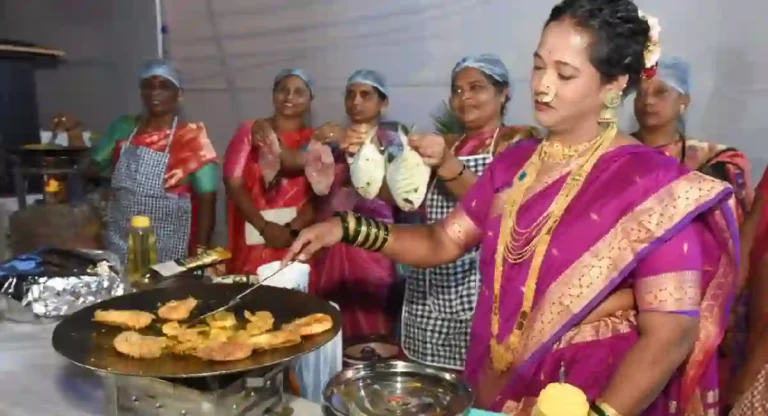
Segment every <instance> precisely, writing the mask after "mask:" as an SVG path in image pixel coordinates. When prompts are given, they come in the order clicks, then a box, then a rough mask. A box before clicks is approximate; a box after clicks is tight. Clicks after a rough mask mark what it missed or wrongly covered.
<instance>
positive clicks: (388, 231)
mask: <svg viewBox="0 0 768 416" xmlns="http://www.w3.org/2000/svg"><path fill="white" fill-rule="evenodd" d="M382 225H383V230H382V235H381V242H380V243H379V245H377V246H376V247H374V249H373V251H376V252H379V251H381V250H383V249H384V247H386V246H387V243H389V238H390V237H391V236H392V224H389V223H384V224H382Z"/></svg>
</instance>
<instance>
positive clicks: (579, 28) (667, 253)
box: [286, 0, 738, 416]
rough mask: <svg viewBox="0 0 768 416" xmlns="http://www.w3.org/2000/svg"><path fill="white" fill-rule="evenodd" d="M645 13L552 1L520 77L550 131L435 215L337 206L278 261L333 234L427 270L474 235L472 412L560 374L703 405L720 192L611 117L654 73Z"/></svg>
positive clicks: (608, 393) (723, 238) (614, 393)
mask: <svg viewBox="0 0 768 416" xmlns="http://www.w3.org/2000/svg"><path fill="white" fill-rule="evenodd" d="M655 24H656V20H655V19H653V18H650V17H647V16H645V15H641V14H639V11H638V9H637V7H636V6H635V5H634V4H633V3H632V2H631V1H630V0H564V1H563V2H562V3H560V4H558V5H557V6H555V7H554V8H553V9H552V12H551V14H550V17H549V19H548V20H547V23H546V24H545V26H544V30H543V32H542V36H541V40H540V42H539V45H538V48H537V49H536V52H535V53H534V65H533V70H532V73H531V91H532V99H533V101H534V104H535V117H536V120H537V122H538V123H539V124H541V125H542V126H543V127H545V128H547V129H548V131H549V137H548V138H547V139H545V140H543V141H539V140H526V141H522V142H519V143H517V144H515V145H513V146H510V147H509V148H508V149H506V150H505V151H504V152H503V153H501V154H500V155H499V156H497V157H496V158H495V159H494V161H493V162H492V163H491V164H490V165H489V167H488V168H487V169H486V170H485V172H484V173H483V175H482V176H481V177H480V178H479V179H478V180H477V182H476V183H475V184H474V185H473V187H472V188H471V189H470V190H469V191H468V192H467V193H466V194H465V195H464V197H463V198H462V200H461V202H460V204H459V206H458V207H457V208H456V209H455V210H454V211H452V212H451V213H450V214H449V215H448V216H447V217H446V218H445V219H443V220H441V221H438V222H437V223H434V224H431V225H423V226H397V225H387V224H383V223H378V222H376V221H371V220H370V219H365V218H362V217H360V216H359V215H354V214H351V213H338V214H337V215H336V218H334V219H332V220H330V221H326V222H324V223H321V224H317V225H315V226H312V227H310V228H307V229H305V230H304V231H302V233H301V235H300V236H299V237H298V238H297V240H296V241H295V243H294V244H293V246H292V247H291V249H290V251H291V253H290V254H289V255H288V257H287V258H286V259H289V258H294V257H296V258H299V259H303V258H307V256H309V255H311V254H312V253H314V252H315V251H317V250H318V249H320V248H321V247H328V246H330V245H333V244H335V243H338V242H340V241H341V242H343V243H346V244H353V245H356V246H358V247H364V248H367V249H370V250H375V251H381V252H382V253H384V254H385V255H387V256H389V257H391V258H393V259H394V260H395V261H398V262H401V263H405V264H411V265H414V266H417V267H432V266H434V265H437V264H444V263H447V262H450V261H454V260H455V259H456V258H458V257H460V256H461V255H462V254H463V253H464V252H465V251H467V250H470V249H471V248H473V247H475V246H476V245H478V244H479V245H480V260H479V268H480V275H481V287H480V293H479V296H478V300H477V305H476V309H475V315H474V317H473V323H472V330H471V334H470V342H469V349H468V353H467V359H466V366H465V373H464V376H465V378H466V379H467V381H468V382H469V383H470V384H471V386H472V387H473V391H474V392H475V394H476V402H475V406H476V407H479V408H482V409H486V410H492V411H503V412H505V413H507V414H511V415H528V414H531V411H532V409H533V407H534V406H535V403H536V399H537V397H538V395H539V394H540V393H541V391H542V390H543V389H544V387H545V386H546V385H547V384H549V383H553V382H558V381H561V380H562V378H564V381H566V382H568V383H570V384H572V385H574V386H576V387H578V388H579V389H581V390H582V391H584V393H585V394H586V395H587V398H588V399H589V401H590V403H591V410H590V414H595V415H611V416H615V415H624V416H634V415H652V416H662V415H680V416H688V415H702V416H703V415H716V414H717V413H718V411H719V407H720V402H719V392H718V379H717V365H716V354H715V352H716V348H717V345H718V344H719V343H720V341H721V339H722V336H723V331H724V329H725V326H726V323H727V317H728V312H729V308H730V302H731V298H732V296H733V293H734V291H735V288H736V277H737V265H738V238H737V228H736V222H735V217H734V211H733V209H734V205H733V197H732V195H733V192H732V189H731V188H730V187H729V185H728V184H727V183H724V182H722V181H719V180H716V179H712V178H709V177H707V176H705V175H703V174H701V173H697V172H691V171H690V170H688V169H687V168H686V167H684V166H681V165H680V164H679V163H677V161H675V160H674V159H672V158H669V157H667V156H665V155H664V154H662V153H661V152H658V151H656V150H654V149H651V148H649V147H647V146H643V145H642V144H641V143H640V142H638V141H636V140H635V139H633V138H631V137H630V136H627V135H625V134H622V133H619V132H618V130H617V126H616V116H615V111H614V110H615V108H616V107H617V106H618V105H619V104H620V102H621V98H622V94H625V93H627V92H628V91H630V90H632V89H633V88H636V87H637V85H638V84H639V82H640V78H641V76H642V75H645V76H652V71H648V69H653V67H654V64H655V61H656V59H658V48H659V45H658V39H657V38H656V35H657V34H658V28H657V27H656V26H655ZM431 140H437V139H436V138H435V137H434V136H426V137H425V136H420V137H413V138H411V143H412V145H413V146H414V147H416V148H418V147H419V146H420V145H421V143H424V142H427V141H431ZM425 160H426V158H425ZM549 416H552V415H549Z"/></svg>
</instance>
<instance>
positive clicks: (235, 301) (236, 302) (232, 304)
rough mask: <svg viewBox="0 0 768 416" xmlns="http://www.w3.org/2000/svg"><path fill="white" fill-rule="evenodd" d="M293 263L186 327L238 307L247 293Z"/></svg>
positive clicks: (293, 261)
mask: <svg viewBox="0 0 768 416" xmlns="http://www.w3.org/2000/svg"><path fill="white" fill-rule="evenodd" d="M293 263H296V260H291V261H289V262H288V263H285V264H284V265H283V266H282V267H280V268H279V269H277V271H276V272H274V273H272V274H270V275H269V276H267V277H265V278H263V279H260V280H259V283H256V284H255V285H253V286H252V287H249V288H248V289H247V290H245V291H243V293H241V294H239V295H237V297H235V298H234V299H232V300H231V301H229V303H227V304H226V305H224V306H222V307H220V308H218V309H215V310H213V311H211V312H208V313H206V314H205V315H202V316H198V317H197V318H195V319H193V320H191V321H189V322H188V323H187V324H186V325H187V326H192V325H194V324H196V323H198V322H200V321H202V320H204V319H205V318H207V317H209V316H211V315H214V314H217V313H219V312H224V311H226V310H228V309H232V308H233V307H235V306H237V305H239V304H240V303H241V302H242V301H243V299H244V298H245V297H246V296H248V294H249V293H251V292H253V291H254V290H256V289H257V288H258V287H259V286H261V285H263V284H264V282H266V281H267V280H269V279H271V278H273V277H274V276H276V275H278V274H280V273H281V272H282V271H283V270H285V269H287V268H288V267H289V266H291V265H292V264H293Z"/></svg>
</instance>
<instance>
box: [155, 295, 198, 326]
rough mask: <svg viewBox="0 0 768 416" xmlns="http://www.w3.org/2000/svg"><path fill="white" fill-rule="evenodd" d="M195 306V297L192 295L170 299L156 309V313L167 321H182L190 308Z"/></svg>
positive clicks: (187, 316)
mask: <svg viewBox="0 0 768 416" xmlns="http://www.w3.org/2000/svg"><path fill="white" fill-rule="evenodd" d="M195 306H197V299H195V298H193V297H192V296H190V297H188V298H186V299H182V300H172V301H170V302H168V303H166V304H165V305H163V306H161V307H160V309H158V310H157V315H158V316H159V317H161V318H163V319H166V320H168V321H183V320H185V319H187V318H189V314H190V312H192V309H195Z"/></svg>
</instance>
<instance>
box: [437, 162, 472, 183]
mask: <svg viewBox="0 0 768 416" xmlns="http://www.w3.org/2000/svg"><path fill="white" fill-rule="evenodd" d="M465 170H467V165H464V164H462V165H461V170H460V171H459V173H457V174H456V176H454V177H452V178H450V179H443V182H453V181H455V180H456V179H459V178H460V177H461V176H462V175H464V171H465Z"/></svg>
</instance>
